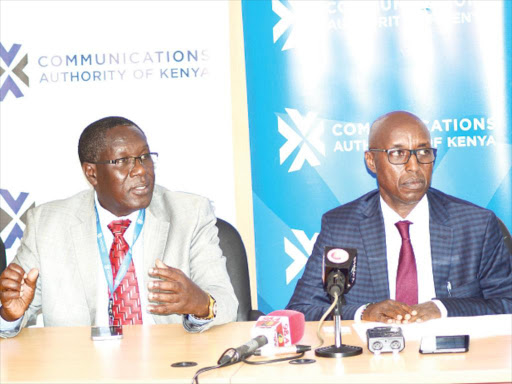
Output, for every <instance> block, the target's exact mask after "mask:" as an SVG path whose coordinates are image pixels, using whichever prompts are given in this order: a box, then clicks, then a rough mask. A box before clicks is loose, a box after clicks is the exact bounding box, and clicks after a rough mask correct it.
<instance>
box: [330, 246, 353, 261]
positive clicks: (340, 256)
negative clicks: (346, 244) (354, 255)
mask: <svg viewBox="0 0 512 384" xmlns="http://www.w3.org/2000/svg"><path fill="white" fill-rule="evenodd" d="M349 257H350V256H349V254H348V252H347V251H345V250H344V249H339V248H334V249H331V250H330V251H329V252H327V259H328V260H329V261H331V262H333V263H335V264H341V263H344V262H345V261H347V260H348V258H349Z"/></svg>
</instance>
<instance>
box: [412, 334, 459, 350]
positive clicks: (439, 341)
mask: <svg viewBox="0 0 512 384" xmlns="http://www.w3.org/2000/svg"><path fill="white" fill-rule="evenodd" d="M468 349H469V335H456V336H428V337H423V338H422V339H421V346H420V352H421V353H448V352H467V351H468Z"/></svg>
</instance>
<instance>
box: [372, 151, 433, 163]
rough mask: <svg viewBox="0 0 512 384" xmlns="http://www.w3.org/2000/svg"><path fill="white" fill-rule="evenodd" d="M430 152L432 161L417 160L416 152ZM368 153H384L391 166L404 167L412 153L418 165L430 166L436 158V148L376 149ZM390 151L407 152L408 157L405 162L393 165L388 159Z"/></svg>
mask: <svg viewBox="0 0 512 384" xmlns="http://www.w3.org/2000/svg"><path fill="white" fill-rule="evenodd" d="M426 149H428V150H431V151H432V153H433V154H434V158H433V159H432V161H428V162H426V163H425V162H423V161H421V160H420V159H419V158H418V153H417V152H418V151H424V150H426ZM368 151H369V152H386V154H387V158H388V161H389V162H390V163H391V164H393V165H404V164H407V163H408V162H409V160H410V159H411V156H412V154H413V153H414V156H416V160H417V161H418V163H420V164H432V163H433V162H434V161H436V157H437V148H416V149H405V148H390V149H378V148H371V149H368ZM390 151H407V152H409V156H407V160H405V162H403V163H393V162H392V161H391V159H390V157H389V152H390Z"/></svg>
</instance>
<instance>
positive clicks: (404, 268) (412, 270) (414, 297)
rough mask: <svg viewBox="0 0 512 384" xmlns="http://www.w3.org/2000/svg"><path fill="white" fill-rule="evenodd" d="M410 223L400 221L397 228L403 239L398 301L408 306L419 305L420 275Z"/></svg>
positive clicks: (397, 285)
mask: <svg viewBox="0 0 512 384" xmlns="http://www.w3.org/2000/svg"><path fill="white" fill-rule="evenodd" d="M410 224H412V223H411V222H410V221H407V220H405V221H399V222H397V223H395V226H396V227H397V228H398V232H400V236H401V237H402V247H401V248H400V259H399V260H398V271H397V274H396V300H397V301H400V302H402V303H405V304H408V305H416V304H418V273H417V272H416V259H415V257H414V251H413V249H412V244H411V239H410V237H409V225H410Z"/></svg>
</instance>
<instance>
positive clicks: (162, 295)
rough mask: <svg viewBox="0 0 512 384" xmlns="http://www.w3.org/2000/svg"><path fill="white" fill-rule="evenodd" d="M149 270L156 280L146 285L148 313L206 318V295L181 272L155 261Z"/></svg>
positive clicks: (207, 299) (207, 301) (208, 300)
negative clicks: (148, 303)
mask: <svg viewBox="0 0 512 384" xmlns="http://www.w3.org/2000/svg"><path fill="white" fill-rule="evenodd" d="M155 265H156V267H155V268H151V269H150V270H149V275H150V276H151V277H154V278H157V280H154V281H151V282H149V284H148V290H149V294H148V299H149V301H150V302H151V303H152V304H150V305H148V308H147V309H148V311H149V312H151V313H154V314H157V315H170V314H175V313H178V314H190V315H194V316H197V317H205V316H208V304H209V302H210V299H209V297H208V294H207V293H206V292H204V291H203V290H202V289H201V288H199V286H197V285H196V284H195V283H194V282H193V281H192V280H190V279H189V278H188V277H187V276H186V275H185V274H184V273H183V272H182V271H181V270H179V269H177V268H172V267H169V266H167V265H165V264H164V263H163V262H162V261H161V260H159V259H157V260H156V263H155Z"/></svg>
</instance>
